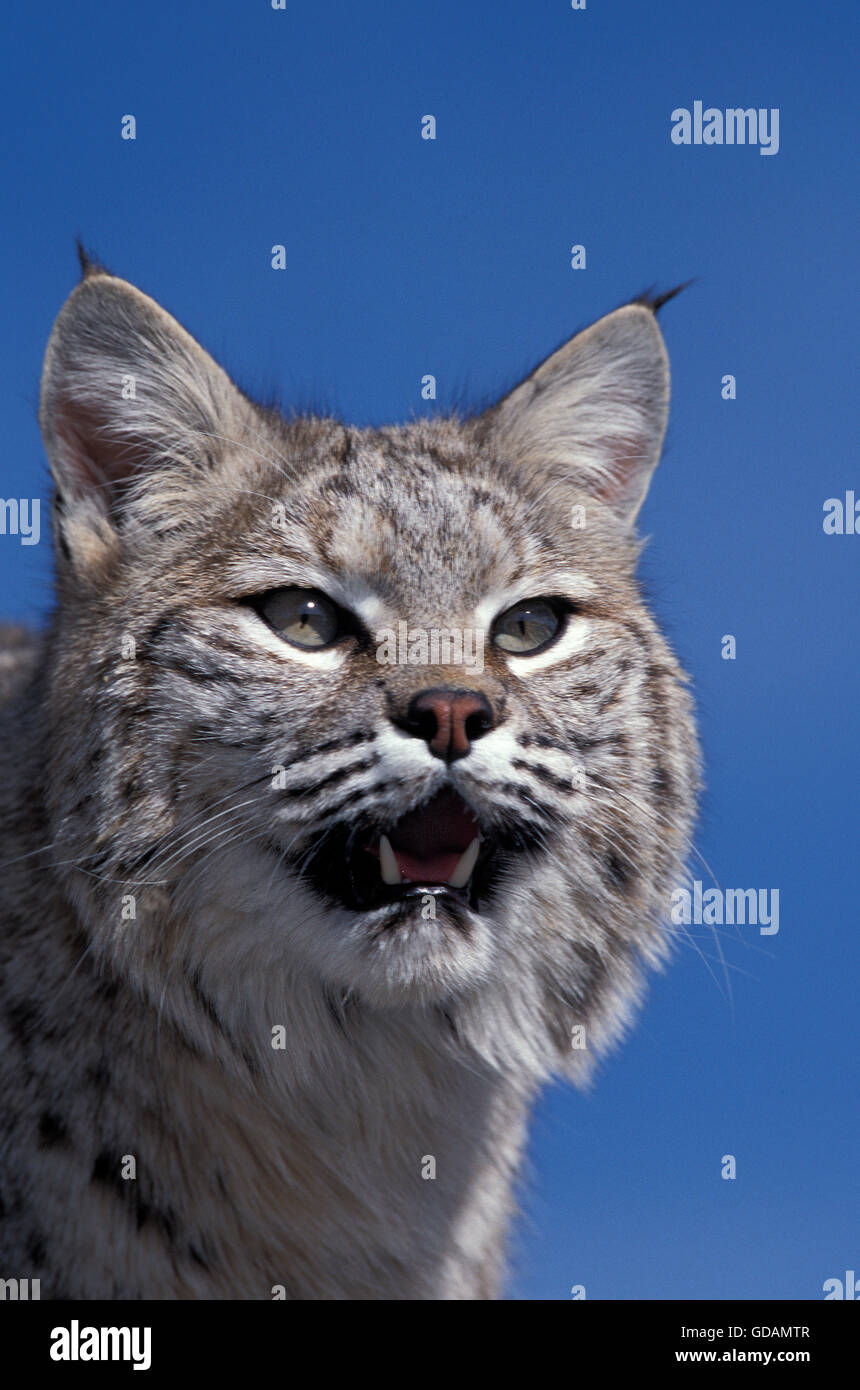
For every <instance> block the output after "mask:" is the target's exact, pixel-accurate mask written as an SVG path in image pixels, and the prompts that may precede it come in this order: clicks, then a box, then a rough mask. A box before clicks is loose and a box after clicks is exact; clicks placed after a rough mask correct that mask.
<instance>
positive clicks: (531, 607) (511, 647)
mask: <svg viewBox="0 0 860 1390" xmlns="http://www.w3.org/2000/svg"><path fill="white" fill-rule="evenodd" d="M560 631H561V616H560V615H559V613H558V612H557V610H556V609H555V608H554V607H553V605H552V604H551V603H547V602H546V600H545V599H540V598H538V599H527V600H526V601H525V602H523V603H515V604H514V606H513V608H509V609H508V610H507V612H505V613H500V614H499V616H498V618H496V621H495V622H494V623H493V630H492V633H491V637H492V640H493V642H494V643H495V645H496V646H497V647H501V649H502V651H503V652H515V653H518V654H519V655H520V656H522V655H523V654H528V655H533V654H535V653H537V652H539V651H543V648H544V647H548V646H549V644H550V642H552V641H554V639H555V638H556V637H557V636H558V634H559V632H560Z"/></svg>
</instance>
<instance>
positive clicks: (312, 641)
mask: <svg viewBox="0 0 860 1390" xmlns="http://www.w3.org/2000/svg"><path fill="white" fill-rule="evenodd" d="M254 607H255V608H256V610H257V612H258V613H259V615H260V617H261V618H263V619H264V621H265V622H267V623H268V625H269V627H271V628H272V629H273V630H274V631H275V632H276V633H277V634H278V636H279V637H282V638H283V639H284V641H285V642H290V643H291V644H292V645H293V646H294V647H303V648H304V649H305V650H307V651H311V650H314V649H316V650H318V649H319V648H321V647H329V646H331V644H332V643H333V642H335V641H336V640H337V638H338V637H339V636H340V635H341V631H342V625H341V620H340V613H339V610H338V608H337V605H336V604H334V603H332V601H331V599H328V598H326V597H325V596H324V595H316V594H314V593H313V592H312V591H309V590H307V589H297V588H294V589H273V590H272V591H271V593H268V594H263V596H262V597H261V598H260V599H258V600H257V602H256V603H255V604H254Z"/></svg>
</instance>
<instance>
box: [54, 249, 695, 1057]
mask: <svg viewBox="0 0 860 1390" xmlns="http://www.w3.org/2000/svg"><path fill="white" fill-rule="evenodd" d="M128 377H131V378H132V379H133V381H134V382H135V394H134V396H133V397H129V398H124V397H122V396H121V395H120V393H119V390H118V383H119V382H120V381H121V380H125V379H127V378H128ZM666 401H667V375H666V365H665V354H664V352H663V348H662V341H661V339H660V335H659V332H658V330H657V328H656V324H655V320H654V314H653V312H652V309H651V308H650V307H647V306H645V305H638V304H637V305H631V306H627V307H626V308H624V309H621V310H618V311H617V312H616V313H615V314H613V315H610V316H608V318H606V319H603V320H601V321H600V322H599V323H598V324H596V325H595V326H594V327H593V328H591V329H589V330H587V331H586V332H585V333H583V334H580V335H579V337H578V338H575V339H573V340H572V342H571V343H568V344H566V345H565V347H563V348H561V349H560V350H559V352H558V353H556V354H554V356H553V357H551V358H549V359H548V360H547V362H546V363H544V364H543V365H542V366H541V367H540V368H538V370H537V371H536V372H535V373H534V374H533V375H532V376H531V377H529V378H528V379H527V380H526V381H525V382H524V383H523V384H522V385H521V386H520V387H518V388H517V389H516V390H515V391H513V392H512V393H511V394H510V395H509V396H507V397H506V398H505V399H504V400H503V401H502V402H501V403H500V404H499V405H498V406H496V407H495V408H494V409H493V410H491V411H488V412H486V413H485V414H484V415H482V416H479V417H477V418H476V419H473V420H468V421H461V420H458V419H456V418H451V419H439V420H430V421H423V422H419V423H416V424H412V425H409V426H403V427H392V428H388V429H382V430H354V429H346V428H344V427H343V426H341V425H340V424H338V423H336V422H334V421H329V420H325V421H324V420H316V419H313V420H297V421H293V422H286V421H284V420H282V419H280V417H276V416H273V415H271V414H269V413H267V412H264V411H262V410H260V409H259V408H258V407H256V406H253V405H252V404H251V403H250V402H248V401H247V400H246V399H245V398H244V397H243V396H241V395H240V393H239V392H238V391H237V390H236V388H235V387H233V386H232V384H231V383H230V382H229V380H228V379H227V378H226V376H224V374H223V373H222V372H221V371H220V369H219V368H218V367H216V365H215V364H214V363H213V362H212V360H211V358H209V357H208V356H207V355H206V354H205V353H204V352H203V350H202V349H201V348H199V347H198V345H197V344H196V343H194V342H193V340H192V339H190V338H189V337H188V335H187V334H185V333H184V330H182V329H181V328H180V327H179V326H178V325H177V324H176V323H175V322H174V321H173V320H171V319H170V318H169V317H168V316H167V315H166V314H164V312H163V310H161V309H159V308H158V306H157V305H155V304H153V303H152V301H150V300H147V299H145V297H144V296H142V295H140V294H139V292H138V291H136V290H134V289H133V288H132V287H131V286H128V285H126V284H125V283H124V282H122V281H118V280H116V279H114V278H113V277H109V276H106V275H104V274H101V273H96V274H92V275H90V276H89V277H88V278H87V279H86V280H85V281H84V282H83V284H82V285H81V286H80V287H79V289H78V290H77V291H76V292H75V294H74V295H73V296H72V298H71V300H70V301H69V303H68V305H67V306H66V308H65V310H64V311H63V314H62V315H61V316H60V319H59V321H58V324H57V327H56V329H55V331H54V336H53V338H52V341H51V345H50V347H49V352H48V359H47V363H46V372H45V383H44V387H43V405H42V421H43V428H44V431H45V437H46V442H47V445H48V450H49V454H50V456H51V459H52V464H53V467H54V471H55V475H56V477H57V482H58V489H59V494H60V497H59V500H58V509H57V516H56V528H57V536H58V541H59V547H60V554H59V564H60V568H61V587H62V592H63V593H64V595H65V596H66V616H65V621H64V619H63V617H61V621H60V628H59V639H58V648H57V653H56V659H55V671H54V689H55V692H56V696H55V698H56V701H57V707H58V712H59V710H60V709H62V710H63V711H64V712H66V718H65V722H64V733H63V735H62V737H63V738H64V739H65V740H66V746H65V748H64V750H63V753H62V757H61V761H62V765H63V767H64V768H65V770H66V775H65V776H64V777H63V778H59V779H58V781H57V788H56V791H55V792H54V794H53V795H54V807H53V810H54V818H55V823H56V825H57V827H58V835H59V838H60V839H61V840H63V841H64V842H65V843H66V845H67V847H68V850H69V858H70V859H71V860H72V861H74V860H77V862H78V863H79V864H81V865H83V864H84V862H86V865H87V868H88V870H89V872H88V874H84V875H81V876H80V877H76V876H75V875H74V873H73V874H72V878H73V880H74V881H73V885H72V891H73V892H74V893H75V894H76V895H77V897H78V899H79V900H80V901H82V902H85V903H86V904H87V907H88V915H89V916H90V918H91V919H92V920H95V921H97V922H99V923H100V924H101V925H100V926H99V927H98V928H97V929H96V935H97V938H98V942H99V945H100V946H101V948H102V949H104V950H105V951H109V952H111V951H112V952H116V951H118V950H119V951H122V952H123V953H124V958H126V959H127V957H128V953H129V952H131V953H134V952H136V951H137V952H140V953H142V954H143V953H145V954H146V956H147V967H146V968H147V970H150V971H152V972H154V976H155V978H156V980H157V981H160V980H161V979H162V978H163V976H164V972H165V971H166V969H167V968H168V964H167V956H168V950H167V947H166V945H165V944H164V943H165V927H164V919H165V913H166V911H167V908H166V907H165V903H167V904H168V905H169V911H170V913H171V914H172V918H171V920H172V921H173V923H174V925H173V927H172V928H171V929H170V932H168V933H167V935H169V936H170V950H169V957H170V968H181V969H182V970H183V971H184V972H185V973H187V974H188V975H189V976H190V977H193V978H195V979H196V980H197V981H198V983H199V980H200V979H201V978H202V975H203V974H205V975H206V977H207V978H208V979H209V980H210V981H212V980H213V979H214V978H215V976H216V974H217V972H218V970H220V975H219V976H218V978H219V980H220V986H219V987H222V988H224V989H226V988H227V987H228V985H229V986H230V987H231V988H233V990H234V991H235V989H236V988H238V987H239V986H240V984H241V981H242V979H243V978H244V979H247V980H248V981H250V980H252V979H259V978H260V976H261V974H265V975H267V976H271V975H272V974H273V973H274V974H277V973H278V972H284V971H299V972H304V973H305V975H307V976H309V977H311V978H315V979H317V980H319V981H322V982H323V983H324V984H325V985H326V987H329V988H334V989H335V990H337V991H340V992H341V993H343V994H346V995H350V994H351V995H353V996H357V997H359V998H363V999H365V1000H367V1001H369V1002H371V1003H373V1004H376V1005H391V1004H397V1005H399V1004H403V1003H404V1002H407V1001H420V1002H423V1003H440V1002H445V1001H450V1000H455V999H457V998H458V997H466V996H468V995H469V994H470V993H473V992H475V991H476V990H479V989H484V990H486V989H492V990H495V991H496V992H497V993H499V994H504V995H506V996H507V997H508V998H509V999H510V998H515V999H517V998H518V999H519V1001H520V1002H519V1004H516V1003H514V1005H512V1006H511V1007H514V1008H515V1009H517V1008H519V1009H521V1010H523V1011H526V1012H527V1011H529V1010H532V1011H546V1010H551V1011H552V1014H553V1019H554V1020H555V1022H554V1027H555V1030H556V1032H557V1033H558V1035H559V1037H560V1038H561V1037H563V1036H564V1035H565V1034H566V1032H567V1031H569V1029H568V1025H569V1019H570V1017H575V1018H576V1019H578V1020H581V1019H583V1018H584V1017H586V1016H589V1017H590V1012H589V1011H590V1010H592V1009H594V1008H597V1007H599V1006H601V1004H602V1003H605V1001H606V1000H607V999H608V998H610V997H612V998H615V997H616V996H618V995H620V994H625V993H626V994H630V993H632V991H633V989H634V982H635V976H636V962H637V961H638V960H639V959H640V958H642V957H652V958H653V957H655V956H656V955H658V954H659V953H660V951H661V949H662V941H663V936H662V932H661V929H660V919H661V917H662V916H663V914H664V913H665V912H666V910H667V903H668V893H669V891H670V887H671V884H672V881H673V876H674V875H675V874H676V873H677V872H678V869H679V865H680V862H681V858H682V856H683V853H684V849H685V845H686V838H687V834H688V830H689V823H690V818H691V815H692V802H693V791H694V787H695V780H696V751H695V740H694V735H693V732H692V723H691V717H690V711H689V705H688V700H687V696H686V693H685V691H684V689H683V683H682V676H681V673H680V671H679V669H678V667H677V665H676V663H675V661H674V658H673V657H672V656H671V654H670V652H669V650H668V648H667V647H666V645H665V643H664V641H663V639H662V638H661V636H660V635H659V633H658V631H657V629H656V628H655V626H654V623H653V621H652V620H651V618H650V617H649V615H648V614H647V611H646V610H645V608H644V605H643V603H642V600H641V598H640V595H639V592H638V589H637V585H636V581H635V577H634V572H633V571H634V564H635V558H636V544H635V540H634V538H633V534H632V522H633V518H634V517H635V513H636V510H637V509H638V505H639V502H640V501H641V498H642V496H643V494H644V490H645V487H646V485H647V480H648V476H649V475H650V472H651V469H652V468H653V466H654V464H655V463H656V460H657V457H658V454H659V448H660V442H661V439H662V433H663V428H664V425H665V414H666ZM72 606H73V607H74V620H72V618H71V616H69V610H70V608H71V607H72ZM440 632H442V633H444V634H446V636H444V638H443V639H442V641H441V643H439V642H437V644H436V646H435V647H434V646H433V641H432V635H433V633H437V634H438V633H440ZM386 634H388V635H387V636H386ZM391 634H395V636H396V637H398V638H400V637H401V636H402V635H403V634H405V635H406V637H405V645H404V641H403V640H401V641H399V642H398V641H394V642H392V638H391ZM409 634H412V639H411V640H410V639H409V636H408V635H409ZM415 634H418V639H417V640H416V639H415ZM421 634H424V635H425V637H426V639H427V640H426V641H424V645H422V640H423V639H422V637H421ZM129 638H131V643H130V644H129V640H128V639H129ZM129 645H130V647H131V649H133V655H132V656H131V657H129V655H128V648H129ZM82 650H85V651H87V653H88V662H87V671H88V679H87V683H86V687H85V691H84V695H85V699H84V701H83V704H82V707H81V708H80V709H79V710H78V711H77V713H76V714H75V716H74V717H73V718H71V719H70V718H69V717H68V714H67V703H66V695H65V692H66V691H67V690H68V689H69V686H70V683H73V682H74V675H75V673H76V672H79V671H80V666H81V652H82ZM478 653H479V654H480V660H476V659H472V660H467V659H466V657H467V654H471V656H472V658H475V657H476V656H477V655H478ZM410 656H411V657H412V660H410ZM60 722H61V723H63V721H62V720H60ZM94 755H95V756H97V757H98V758H99V759H100V761H101V765H102V767H103V768H104V769H105V771H104V791H103V795H102V798H101V800H100V803H99V804H97V805H95V806H83V807H82V806H76V805H75V803H76V802H77V800H78V796H77V793H76V788H77V786H78V785H79V783H80V780H81V767H82V764H83V760H84V759H87V758H92V757H93V756H94ZM109 885H113V886H112V887H111V886H109ZM120 885H125V888H126V890H128V891H131V889H132V888H135V890H136V892H137V895H138V897H139V899H140V903H139V907H140V912H139V915H138V919H137V920H138V924H139V925H138V928H137V931H136V934H135V933H130V932H128V931H122V932H120V931H118V930H117V927H116V921H117V916H118V914H117V912H116V910H115V904H113V905H112V899H111V894H113V897H114V899H115V898H116V896H117V894H118V893H119V892H121V891H123V890H122V888H121V887H120ZM177 922H181V923H182V924H183V925H182V926H181V928H180V927H178V926H176V923H177ZM177 959H178V960H179V966H178V967H177V965H176V962H177ZM216 962H217V968H216ZM155 987H156V986H155V984H153V986H152V988H153V990H154V989H155ZM571 1011H572V1012H571ZM559 1045H561V1044H559Z"/></svg>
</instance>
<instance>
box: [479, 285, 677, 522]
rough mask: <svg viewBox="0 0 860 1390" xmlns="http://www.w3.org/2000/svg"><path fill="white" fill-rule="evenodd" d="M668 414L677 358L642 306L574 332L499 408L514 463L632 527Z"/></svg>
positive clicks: (497, 436)
mask: <svg viewBox="0 0 860 1390" xmlns="http://www.w3.org/2000/svg"><path fill="white" fill-rule="evenodd" d="M668 411H669V359H668V357H667V355H666V348H665V346H664V343H663V337H662V334H661V333H660V330H659V328H658V327H657V320H656V318H655V315H654V311H653V309H652V308H651V307H650V305H649V304H647V303H645V302H639V303H634V304H626V305H625V306H624V307H623V308H621V309H616V310H615V312H614V313H612V314H607V315H606V317H605V318H602V319H598V321H597V323H594V324H592V325H591V327H590V328H586V329H585V330H584V331H583V332H582V333H578V334H577V335H576V337H575V338H571V339H570V341H569V342H567V343H565V345H564V346H563V347H561V348H559V349H558V351H557V352H554V353H553V354H552V356H551V357H548V358H547V359H546V361H545V362H542V363H541V365H540V366H539V367H538V368H536V370H535V371H534V372H532V374H531V376H529V377H527V378H526V380H525V381H523V382H522V383H521V384H520V385H519V386H517V387H515V388H514V390H513V391H511V392H510V393H509V395H507V396H505V397H504V399H503V400H501V401H500V402H499V404H498V405H497V406H495V407H494V408H493V410H492V411H490V412H489V413H490V416H491V432H492V437H493V439H494V442H495V443H496V445H497V447H500V448H501V449H503V450H504V453H505V455H506V456H507V457H510V458H511V460H512V462H515V463H517V464H519V465H521V466H522V467H524V468H527V469H528V470H529V471H530V472H532V471H534V472H535V473H537V474H538V475H540V474H541V473H543V474H544V475H545V476H546V477H547V481H548V482H552V481H554V480H556V479H558V480H562V479H566V480H567V481H568V482H570V483H575V484H577V485H578V486H580V487H582V488H583V490H584V491H586V492H587V493H589V494H590V495H591V496H595V497H599V498H600V499H601V500H603V501H604V502H606V503H608V505H609V506H610V507H611V508H612V509H613V511H615V513H616V514H617V515H618V517H619V518H620V519H621V521H622V522H623V523H624V524H625V525H626V526H631V525H632V524H633V521H634V520H635V518H636V514H637V512H638V511H639V508H640V506H641V505H642V502H643V500H644V498H645V494H646V492H647V490H648V483H649V480H650V477H651V474H652V472H653V471H654V468H655V466H656V464H657V460H658V459H659V457H660V449H661V446H662V443H663V435H664V434H665V431H666V419H667V416H668Z"/></svg>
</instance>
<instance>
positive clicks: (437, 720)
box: [407, 690, 493, 763]
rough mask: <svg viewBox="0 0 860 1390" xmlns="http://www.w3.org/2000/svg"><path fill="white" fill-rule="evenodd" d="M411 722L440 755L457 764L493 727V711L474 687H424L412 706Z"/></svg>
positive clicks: (432, 751) (410, 711) (433, 750)
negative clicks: (450, 688) (429, 688)
mask: <svg viewBox="0 0 860 1390" xmlns="http://www.w3.org/2000/svg"><path fill="white" fill-rule="evenodd" d="M407 725H408V727H409V729H410V730H411V732H412V733H414V734H415V736H416V737H417V738H423V739H424V741H425V743H426V744H427V747H428V748H429V749H430V752H431V753H435V755H436V757H437V758H444V759H445V762H446V763H453V762H455V761H456V759H457V758H464V757H465V756H466V754H467V753H468V752H469V751H470V749H471V747H472V744H473V743H474V741H475V740H476V739H479V738H481V736H482V735H483V734H486V733H488V732H489V731H490V729H492V727H493V711H492V709H491V708H490V702H489V700H488V699H487V697H486V696H485V695H481V694H480V693H478V692H476V691H474V690H422V691H421V692H420V693H419V694H418V695H416V696H415V697H414V698H413V700H412V701H411V703H410V705H409V713H408V716H407Z"/></svg>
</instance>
